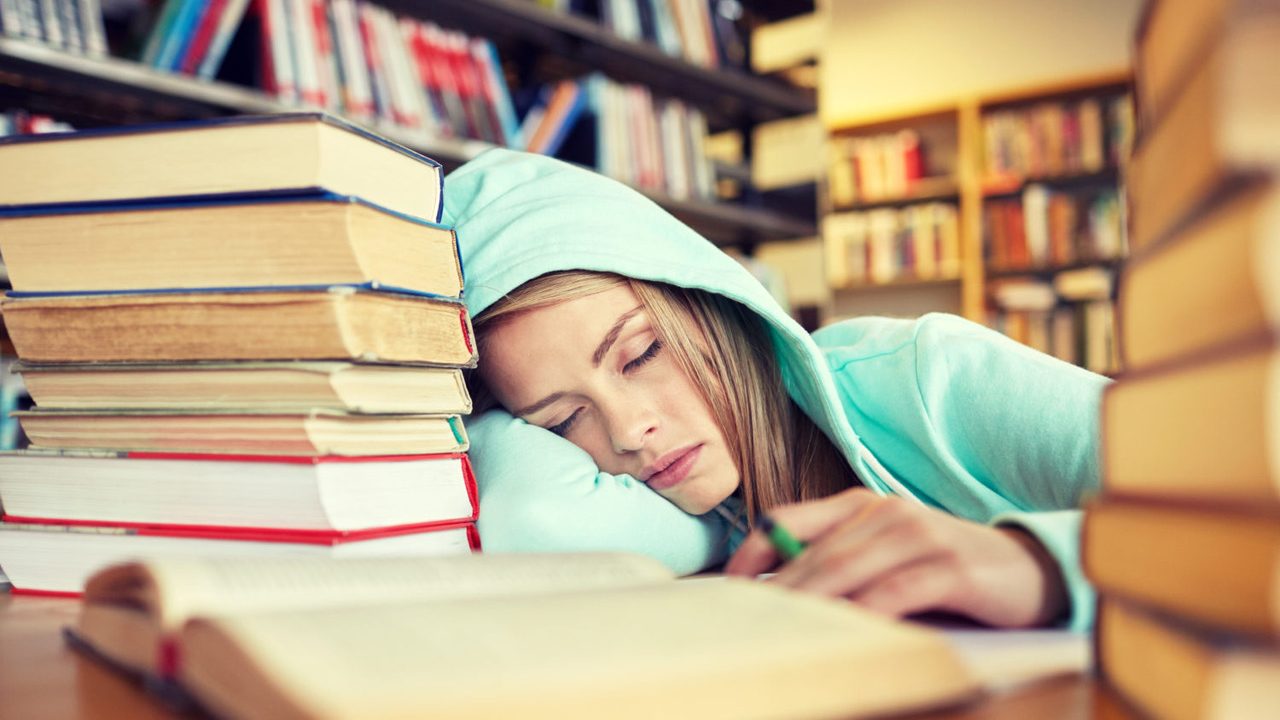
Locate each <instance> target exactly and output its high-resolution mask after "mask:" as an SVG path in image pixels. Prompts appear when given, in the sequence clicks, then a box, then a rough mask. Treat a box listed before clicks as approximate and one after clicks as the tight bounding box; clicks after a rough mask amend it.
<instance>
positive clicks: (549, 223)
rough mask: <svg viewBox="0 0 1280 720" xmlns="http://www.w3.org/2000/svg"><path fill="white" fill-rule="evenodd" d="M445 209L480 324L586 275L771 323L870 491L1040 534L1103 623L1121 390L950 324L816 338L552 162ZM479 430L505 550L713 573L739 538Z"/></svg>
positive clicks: (480, 171)
mask: <svg viewBox="0 0 1280 720" xmlns="http://www.w3.org/2000/svg"><path fill="white" fill-rule="evenodd" d="M444 203H445V208H444V222H446V223H449V224H452V225H454V226H455V227H456V228H457V232H458V241H459V245H460V248H461V253H462V259H463V266H464V267H465V270H466V283H467V287H466V293H465V297H466V303H467V307H468V309H469V310H470V312H471V313H472V315H473V316H475V315H479V314H480V313H481V312H483V311H484V309H485V308H487V307H489V306H490V305H492V304H493V303H494V302H495V301H497V300H498V299H499V298H501V297H502V296H503V295H504V294H505V293H507V292H509V291H511V290H513V289H515V288H516V287H518V286H519V285H521V284H523V283H524V282H526V281H528V280H531V279H533V278H536V277H538V276H540V275H544V274H546V273H550V272H554V271H559V270H571V269H577V270H599V271H608V272H613V273H618V274H621V275H626V276H629V277H633V278H639V279H645V280H656V281H661V282H665V283H670V284H673V285H678V286H682V287H687V288H698V289H701V290H706V291H709V292H713V293H717V294H719V295H722V296H724V297H727V298H731V299H733V300H736V301H737V302H739V303H742V304H743V305H745V306H747V307H748V308H750V309H752V310H753V311H755V312H756V313H757V314H758V315H760V317H762V318H764V319H765V320H766V321H767V322H768V325H769V327H770V330H771V335H772V340H773V347H774V351H775V352H776V353H777V355H778V358H779V360H780V363H781V367H782V373H783V378H784V382H785V385H786V388H787V391H788V392H789V393H790V395H791V397H792V398H793V399H794V400H795V402H796V404H797V405H798V406H799V407H800V408H801V409H802V410H803V411H804V412H805V413H806V414H808V416H809V417H810V418H812V419H813V421H814V422H815V423H816V424H817V425H818V426H819V427H820V428H821V429H822V430H823V432H825V433H826V435H827V436H828V437H829V438H831V440H832V441H833V442H834V443H835V444H836V446H837V447H838V448H839V449H840V450H841V452H843V454H844V456H845V458H846V459H847V460H848V461H849V463H850V465H852V466H853V468H854V470H855V471H856V472H857V474H858V477H859V478H860V479H861V480H862V482H863V483H864V484H865V485H866V486H867V487H869V488H871V489H872V490H875V491H876V492H879V493H883V494H898V495H901V496H904V497H907V498H914V499H915V500H918V501H919V502H922V503H925V504H926V505H929V506H932V507H938V508H942V509H945V510H947V511H948V512H950V513H952V514H955V515H958V516H961V517H965V518H968V519H971V520H974V521H976V522H981V523H988V524H995V523H999V524H1016V525H1019V526H1021V527H1023V528H1025V529H1027V530H1028V531H1030V532H1031V533H1033V534H1034V535H1035V536H1036V537H1037V538H1038V539H1039V540H1040V541H1041V543H1042V544H1043V545H1044V546H1045V547H1046V548H1047V549H1048V550H1049V552H1050V553H1052V554H1053V555H1054V557H1055V558H1056V559H1057V560H1058V562H1059V565H1060V567H1061V569H1062V572H1063V576H1064V578H1065V579H1066V582H1067V585H1068V588H1069V590H1070V594H1071V602H1072V614H1071V621H1070V622H1071V625H1072V626H1073V627H1076V628H1086V627H1088V626H1089V625H1090V624H1091V623H1092V616H1093V604H1094V603H1093V597H1092V592H1091V590H1090V588H1089V586H1088V584H1087V582H1086V581H1085V580H1084V578H1083V576H1082V575H1081V572H1080V563H1079V550H1078V548H1079V532H1080V520H1081V517H1080V511H1079V510H1078V509H1077V508H1078V506H1079V504H1080V502H1081V501H1082V499H1084V497H1085V496H1086V495H1087V494H1089V493H1090V492H1092V491H1093V490H1095V489H1096V488H1097V486H1098V452H1097V450H1098V424H1099V403H1100V400H1101V395H1102V390H1103V387H1104V385H1105V384H1106V382H1107V380H1106V379H1105V378H1103V377H1101V376H1098V375H1095V374H1093V373H1090V372H1087V371H1085V370H1082V369H1080V368H1077V367H1075V366H1072V365H1069V364H1067V363H1064V362H1061V361H1059V360H1057V359H1055V358H1052V357H1049V356H1047V355H1044V354H1042V353H1038V352H1036V351H1034V350H1031V349H1029V348H1027V347H1025V346H1023V345H1021V344H1019V343H1016V342H1014V341H1012V340H1009V339H1008V338H1006V337H1004V336H1003V335H1000V334H999V333H996V332H994V331H991V330H989V329H987V328H985V327H982V326H980V325H977V324H974V323H971V322H969V321H967V320H964V319H961V318H958V317H955V316H951V315H945V314H929V315H925V316H923V317H921V318H919V319H917V320H897V319H889V318H880V317H866V318H857V319H852V320H846V321H844V322H841V323H837V324H835V325H832V326H830V327H826V328H823V329H822V330H820V331H818V332H817V333H815V334H814V335H812V336H811V335H809V334H808V333H807V332H805V331H804V330H803V329H802V328H801V327H800V326H799V325H798V324H797V323H796V322H795V321H794V320H792V318H791V317H790V316H788V315H787V314H786V313H785V312H784V311H783V310H782V309H781V308H780V307H779V306H778V304H777V302H776V301H775V300H774V299H773V298H772V297H771V296H770V295H769V293H768V292H767V291H766V290H765V288H764V287H763V286H762V285H760V283H759V282H757V281H756V280H755V279H754V278H753V277H752V276H751V275H750V273H748V272H747V271H746V270H745V269H743V268H742V267H741V266H740V265H739V264H738V263H737V262H735V261H734V260H733V259H731V258H729V257H728V256H726V255H725V254H724V253H723V252H721V251H720V250H719V249H717V248H716V247H715V246H713V245H712V244H711V243H710V242H708V241H707V240H705V239H703V238H702V237H701V236H699V235H698V234H697V233H695V232H694V231H693V230H692V229H690V228H689V227H687V226H685V225H684V224H683V223H681V222H679V221H678V220H676V219H675V218H673V217H672V216H671V215H669V214H668V213H667V212H666V211H664V210H662V209H661V208H660V207H658V206H657V205H656V204H654V203H653V202H652V201H650V200H648V199H647V198H645V197H644V196H643V195H641V194H640V193H638V192H636V191H635V190H632V189H631V188H628V187H627V186H625V185H622V184H621V183H618V182H615V181H613V180H609V179H607V178H604V177H602V176H600V175H597V174H595V173H592V172H590V171H587V170H583V169H581V168H578V167H575V166H572V165H569V164H566V163H562V162H559V161H556V160H552V159H549V158H545V157H541V156H537V155H529V154H525V153H518V152H513V151H508V150H490V151H488V152H486V153H484V154H482V155H481V156H479V157H478V158H476V159H475V160H473V161H471V162H469V163H467V164H466V165H464V166H463V167H461V168H459V169H458V170H457V171H455V172H453V173H451V174H450V175H449V176H448V177H447V178H446V181H445V200H444ZM480 362H481V363H483V362H484V358H483V357H481V359H480ZM468 428H469V430H470V433H471V439H472V448H471V457H472V461H473V463H474V465H475V471H476V477H477V480H478V482H479V485H480V506H481V514H480V535H481V538H482V540H483V542H484V546H485V549H486V550H488V551H498V552H505V551H554V550H584V549H616V550H629V551H635V552H642V553H645V554H648V555H651V556H654V557H656V558H658V559H660V560H662V561H663V562H665V563H667V564H668V565H669V566H671V567H672V568H673V569H675V570H676V571H677V572H696V571H698V570H701V569H703V568H705V567H707V566H710V565H713V564H716V563H718V562H721V561H723V560H724V559H725V558H726V557H727V554H728V552H729V551H730V550H731V549H732V547H733V546H734V541H735V540H739V539H740V537H732V536H733V533H732V528H730V527H729V524H728V523H727V522H726V520H725V519H724V518H723V517H722V516H721V515H720V514H717V513H708V514H707V515H705V516H701V517H694V516H690V515H687V514H685V513H684V512H682V511H680V510H679V509H678V508H676V507H675V506H674V505H672V504H670V503H669V502H667V501H666V500H665V499H664V498H662V497H660V496H659V495H657V494H656V493H654V492H653V491H651V490H649V488H648V487H647V486H645V485H644V484H643V483H641V482H639V481H637V480H635V479H633V478H631V477H630V476H626V475H617V476H615V475H609V474H607V473H603V472H600V471H599V470H598V469H597V468H596V467H595V465H594V463H593V462H592V461H591V458H590V457H589V456H588V455H587V454H586V453H585V452H584V451H582V450H580V449H579V448H577V447H575V446H574V445H572V444H571V443H569V442H568V441H566V440H564V439H562V438H560V437H558V436H556V435H554V434H552V433H550V432H549V431H546V430H543V429H541V428H537V427H534V426H532V425H528V424H526V423H524V422H523V421H521V420H519V419H516V418H512V417H511V416H510V415H508V414H506V413H505V412H501V411H491V412H488V413H485V414H484V415H483V416H481V417H478V418H472V419H471V421H470V422H468Z"/></svg>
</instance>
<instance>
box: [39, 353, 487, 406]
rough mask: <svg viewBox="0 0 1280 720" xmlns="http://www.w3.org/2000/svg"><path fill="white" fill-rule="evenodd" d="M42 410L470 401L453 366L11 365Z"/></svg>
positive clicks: (461, 403)
mask: <svg viewBox="0 0 1280 720" xmlns="http://www.w3.org/2000/svg"><path fill="white" fill-rule="evenodd" d="M13 372H15V373H21V374H22V380H23V381H24V382H25V383H26V387H27V391H28V392H29V393H30V395H31V398H32V399H33V400H34V401H35V403H36V404H37V405H39V406H40V407H41V408H43V409H47V410H57V409H64V410H65V409H79V410H173V411H187V412H199V411H202V410H211V411H226V410H235V409H239V410H253V411H256V412H263V411H267V410H275V411H282V410H287V411H302V410H321V409H325V410H342V411H348V412H358V413H363V414H371V413H401V414H463V415H465V414H467V413H469V412H471V396H470V395H469V394H468V392H467V385H466V382H465V381H464V380H463V377H462V372H461V371H460V370H458V369H457V368H449V367H423V366H417V365H379V364H371V363H344V362H285V361H281V362H238V363H218V362H209V363H167V364H150V365H146V364H130V365H122V364H113V363H83V364H62V365H56V364H53V365H50V364H45V365H40V364H31V363H23V362H17V363H14V365H13Z"/></svg>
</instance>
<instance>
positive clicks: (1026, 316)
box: [819, 69, 1133, 373]
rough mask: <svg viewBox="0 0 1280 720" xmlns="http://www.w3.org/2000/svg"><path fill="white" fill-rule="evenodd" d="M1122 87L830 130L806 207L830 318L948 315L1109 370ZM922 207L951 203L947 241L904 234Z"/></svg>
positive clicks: (1034, 90) (997, 97)
mask: <svg viewBox="0 0 1280 720" xmlns="http://www.w3.org/2000/svg"><path fill="white" fill-rule="evenodd" d="M1129 86H1130V73H1129V71H1128V70H1127V69H1125V70H1115V71H1111V72H1106V73H1100V74H1097V75H1090V76H1088V77H1080V78H1074V79H1069V80H1066V81H1063V82H1054V83H1049V84H1043V85H1038V86H1035V87H1028V88H1020V89H1016V90H1011V91H1009V92H1001V93H992V94H990V95H985V96H981V97H968V98H961V99H956V100H955V101H952V102H947V103H941V104H938V105H934V106H928V107H920V108H908V109H904V110H903V111H902V112H900V113H881V114H877V115H875V116H867V117H864V118H845V119H843V120H842V121H840V123H839V124H838V125H835V126H829V127H828V133H829V143H830V144H829V158H828V163H829V165H828V173H827V177H826V178H825V179H824V181H823V183H822V190H821V193H820V207H819V215H820V222H821V226H822V233H823V238H824V240H823V242H824V246H825V254H826V269H827V276H828V281H829V283H830V284H831V287H832V292H833V301H832V305H831V308H830V310H831V315H832V318H830V319H838V318H839V317H845V316H851V315H856V314H868V313H880V314H894V315H914V314H919V313H921V312H927V311H930V310H940V311H946V312H955V313H959V314H962V315H964V316H965V317H967V318H969V319H971V320H975V321H977V322H982V323H986V324H988V325H991V326H993V327H995V328H997V329H999V330H1001V331H1003V332H1006V333H1008V334H1010V335H1011V336H1014V337H1016V338H1017V339H1019V340H1022V341H1023V342H1027V343H1028V344H1032V345H1034V346H1037V347H1039V348H1040V349H1043V350H1046V351H1050V352H1054V354H1058V355H1059V356H1060V357H1064V359H1068V360H1070V361H1072V362H1077V363H1079V364H1083V365H1085V366H1087V367H1090V369H1094V370H1097V371H1100V372H1107V373H1110V372H1115V371H1116V370H1118V367H1117V364H1116V361H1115V356H1114V355H1115V354H1114V350H1113V348H1112V345H1113V342H1112V340H1111V336H1112V332H1113V330H1112V321H1111V319H1110V318H1111V302H1112V299H1113V297H1114V276H1115V274H1116V272H1117V271H1118V270H1119V268H1120V267H1121V265H1122V263H1123V258H1124V254H1125V247H1126V243H1125V238H1124V224H1123V215H1122V214H1121V211H1120V206H1121V204H1122V203H1121V201H1120V198H1121V194H1120V187H1121V184H1122V182H1123V167H1122V165H1123V159H1124V158H1125V157H1127V153H1128V149H1127V148H1128V143H1130V142H1131V138H1132V127H1133V125H1132V114H1131V106H1130V105H1127V104H1126V103H1125V101H1123V100H1122V99H1124V98H1128V97H1129V96H1130V92H1129ZM1124 108H1129V109H1128V110H1127V111H1126V110H1124ZM1126 112H1127V113H1128V114H1127V116H1126ZM866 167H870V168H872V171H870V172H869V171H867V170H866V169H865V168H866ZM877 173H878V174H879V176H880V177H876V176H875V175H876V174H877ZM926 207H934V208H947V209H946V210H945V211H943V212H945V213H947V214H949V213H950V212H952V211H954V213H955V222H956V227H955V228H954V230H952V229H950V228H948V232H954V233H955V234H956V237H955V238H952V239H951V240H950V243H951V249H948V248H947V247H946V246H945V245H946V244H945V243H943V242H941V241H940V239H939V236H940V231H939V230H937V229H935V230H933V231H925V232H923V233H921V232H919V231H918V230H916V231H914V232H913V231H912V229H911V228H910V227H908V228H907V229H904V227H903V226H904V224H905V225H908V226H909V225H910V223H909V222H906V221H903V220H902V218H904V217H907V214H909V213H913V212H916V213H918V212H920V210H919V209H920V208H926ZM1028 207H1031V208H1033V210H1028V209H1027V208H1028ZM1024 210H1025V211H1026V212H1027V213H1028V214H1030V215H1032V216H1033V217H1034V218H1036V220H1034V221H1029V220H1028V219H1027V216H1026V215H1023V212H1024ZM895 215H896V216H897V218H898V219H899V220H898V223H897V225H893V224H892V222H891V221H890V220H889V219H888V218H892V217H894V216H895ZM873 217H874V218H879V223H880V227H879V229H878V231H877V229H875V228H872V227H869V226H871V225H873V221H872V220H871V218H873ZM1014 230H1016V233H1015V232H1013V231H1014ZM1028 231H1029V232H1030V233H1031V235H1032V237H1031V238H1030V245H1031V246H1030V247H1028V244H1029V241H1028V238H1027V237H1026V235H1027V232H1028ZM877 232H878V233H879V236H877ZM921 238H923V241H922V240H921ZM1011 248H1014V249H1011ZM948 252H952V253H956V254H958V258H955V257H950V256H948V254H947V253H948ZM886 253H887V254H889V255H891V256H892V257H891V261H886V260H884V255H885V254H886ZM877 254H879V256H880V257H877ZM922 254H923V255H925V256H926V257H925V262H924V263H923V266H921V265H920V261H921V257H922ZM928 256H931V257H928ZM878 263H879V264H878ZM877 267H878V268H879V270H878V271H877ZM948 268H950V269H951V270H953V271H954V272H949V271H948V270H947V269H948ZM1006 301H1007V302H1011V303H1012V305H1011V306H1009V307H1005V306H1003V305H1002V302H1006ZM1018 303H1026V304H1025V305H1019V304H1018ZM1082 325H1084V326H1087V327H1082ZM1094 325H1098V326H1100V327H1101V328H1102V329H1098V328H1095V327H1093V326H1094ZM1086 336H1087V337H1086ZM1055 338H1056V339H1057V342H1056V345H1058V346H1059V351H1057V352H1055V351H1054V345H1055V342H1054V339H1055ZM1068 338H1073V340H1072V341H1071V342H1070V343H1069V344H1070V345H1071V347H1070V348H1067V347H1066V345H1067V344H1068ZM1098 345H1101V346H1102V347H1103V348H1105V349H1104V350H1100V349H1099V348H1098V347H1096V346H1098Z"/></svg>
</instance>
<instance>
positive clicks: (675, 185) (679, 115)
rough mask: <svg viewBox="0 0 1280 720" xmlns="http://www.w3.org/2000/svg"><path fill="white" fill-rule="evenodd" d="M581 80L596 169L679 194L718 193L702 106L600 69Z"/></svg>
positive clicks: (648, 187) (646, 187)
mask: <svg viewBox="0 0 1280 720" xmlns="http://www.w3.org/2000/svg"><path fill="white" fill-rule="evenodd" d="M582 84H583V86H584V92H585V95H586V96H587V102H588V103H589V104H590V106H591V108H592V110H593V112H592V115H593V119H594V122H595V128H594V131H595V135H594V147H595V153H594V154H595V162H594V165H595V167H596V169H597V170H599V171H600V172H601V173H603V174H605V175H608V176H609V177H612V178H615V179H618V180H621V181H623V182H625V183H628V184H630V185H633V186H635V187H638V188H641V189H644V190H654V191H658V192H663V193H665V194H667V195H670V196H671V197H673V198H677V199H684V198H700V199H704V200H712V199H714V198H715V197H716V188H715V172H714V169H713V168H712V164H711V159H710V158H709V157H707V153H706V141H707V121H706V117H705V116H704V115H703V114H702V112H701V111H699V110H697V109H695V108H691V107H689V106H688V105H686V104H685V103H683V102H681V101H679V100H673V99H668V98H658V97H654V96H653V94H652V93H651V92H650V91H649V88H647V87H645V86H644V85H636V84H623V83H617V82H614V81H612V80H610V79H609V78H607V77H605V76H603V75H599V74H596V75H592V76H591V77H589V78H587V79H586V80H584V81H582ZM569 157H572V156H571V155H570V156H569Z"/></svg>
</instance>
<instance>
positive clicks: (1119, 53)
mask: <svg viewBox="0 0 1280 720" xmlns="http://www.w3.org/2000/svg"><path fill="white" fill-rule="evenodd" d="M1142 2H1143V0H827V2H825V3H823V5H824V6H825V7H826V12H828V13H829V18H830V24H829V26H828V33H829V34H828V36H827V42H825V43H824V44H823V53H822V55H821V57H820V58H819V73H820V86H819V87H820V91H819V111H820V114H821V116H822V118H823V120H824V121H825V122H827V124H828V125H832V124H839V122H840V121H842V120H844V121H847V120H853V119H857V118H865V117H873V116H882V115H885V114H892V113H896V112H900V111H910V110H912V109H914V108H918V107H922V106H931V105H938V104H941V103H946V102H951V101H953V100H957V99H960V98H964V97H971V96H974V95H979V94H989V93H993V92H995V93H999V92H1001V91H1006V90H1017V89H1021V88H1023V87H1026V86H1030V85H1035V84H1037V83H1041V82H1049V81H1055V80H1065V79H1070V78H1072V77H1075V76H1082V75H1089V74H1092V73H1098V72H1106V71H1110V70H1116V69H1119V68H1123V67H1126V66H1128V65H1129V63H1130V57H1129V55H1130V46H1131V42H1132V37H1133V32H1134V27H1135V25H1136V22H1137V18H1138V13H1139V11H1140V10H1141V6H1142Z"/></svg>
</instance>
